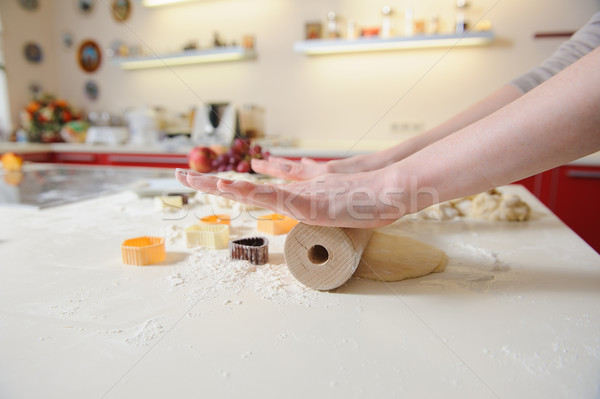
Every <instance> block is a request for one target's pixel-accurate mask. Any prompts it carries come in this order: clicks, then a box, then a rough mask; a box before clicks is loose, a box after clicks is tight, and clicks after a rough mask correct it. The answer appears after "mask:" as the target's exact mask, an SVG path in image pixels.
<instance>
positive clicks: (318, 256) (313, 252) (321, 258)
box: [308, 245, 329, 265]
mask: <svg viewBox="0 0 600 399" xmlns="http://www.w3.org/2000/svg"><path fill="white" fill-rule="evenodd" d="M308 259H309V260H310V261H311V262H312V263H314V264H315V265H323V264H325V263H327V261H328V260H329V252H328V251H327V248H325V247H324V246H322V245H313V246H312V247H311V248H310V249H309V250H308Z"/></svg>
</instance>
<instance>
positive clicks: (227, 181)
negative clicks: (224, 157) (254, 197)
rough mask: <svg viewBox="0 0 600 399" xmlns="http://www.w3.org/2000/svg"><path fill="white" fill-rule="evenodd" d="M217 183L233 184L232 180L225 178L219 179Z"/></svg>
mask: <svg viewBox="0 0 600 399" xmlns="http://www.w3.org/2000/svg"><path fill="white" fill-rule="evenodd" d="M219 183H221V184H226V185H229V184H233V183H234V181H233V180H227V179H220V180H219Z"/></svg>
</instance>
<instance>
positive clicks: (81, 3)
mask: <svg viewBox="0 0 600 399" xmlns="http://www.w3.org/2000/svg"><path fill="white" fill-rule="evenodd" d="M75 1H76V2H77V9H78V10H79V11H81V12H82V13H84V14H89V13H90V12H92V10H93V9H94V0H75Z"/></svg>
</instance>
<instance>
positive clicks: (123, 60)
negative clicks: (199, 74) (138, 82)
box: [112, 47, 256, 69]
mask: <svg viewBox="0 0 600 399" xmlns="http://www.w3.org/2000/svg"><path fill="white" fill-rule="evenodd" d="M253 58H256V52H255V51H254V50H253V49H247V48H243V47H216V48H213V49H208V50H194V51H185V52H182V53H175V54H164V55H158V56H149V57H114V58H113V59H112V62H113V64H114V65H117V66H118V67H120V68H121V69H144V68H166V67H172V66H179V65H193V64H203V63H210V62H228V61H229V62H230V61H243V60H249V59H253Z"/></svg>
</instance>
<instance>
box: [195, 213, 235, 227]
mask: <svg viewBox="0 0 600 399" xmlns="http://www.w3.org/2000/svg"><path fill="white" fill-rule="evenodd" d="M200 221H201V222H202V223H209V224H226V225H229V224H231V216H229V215H209V216H204V217H203V218H200Z"/></svg>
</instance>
